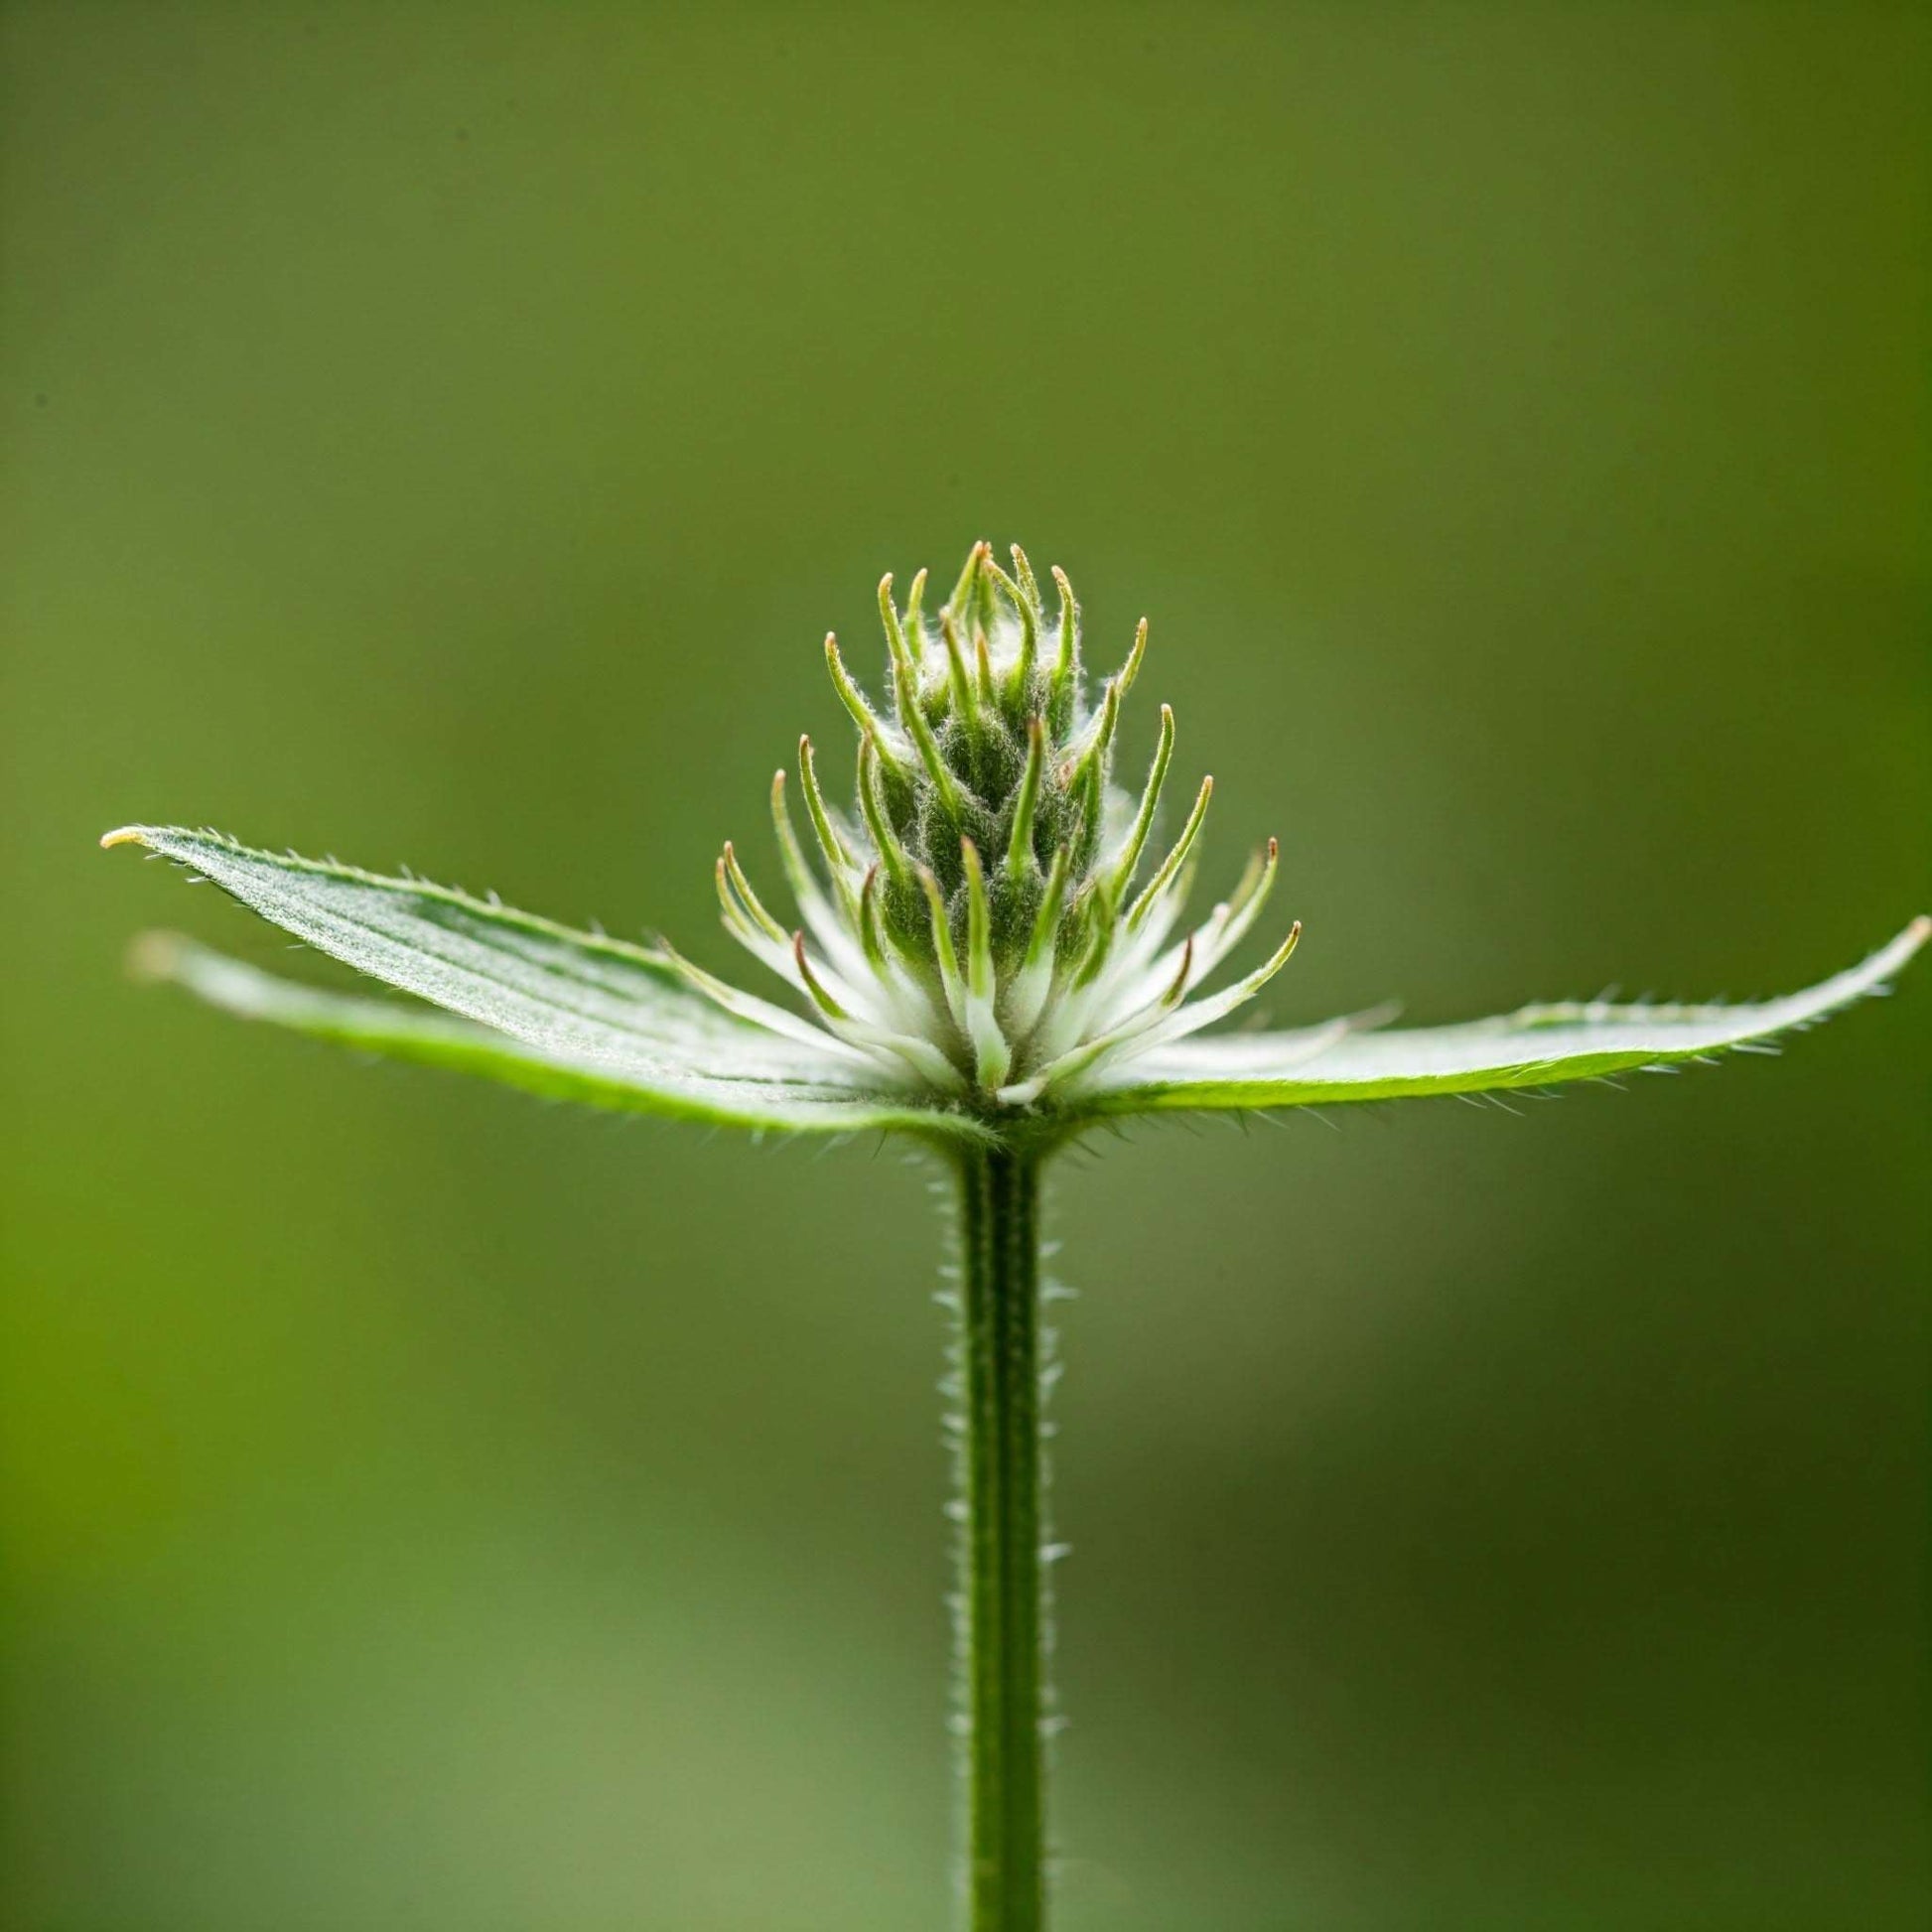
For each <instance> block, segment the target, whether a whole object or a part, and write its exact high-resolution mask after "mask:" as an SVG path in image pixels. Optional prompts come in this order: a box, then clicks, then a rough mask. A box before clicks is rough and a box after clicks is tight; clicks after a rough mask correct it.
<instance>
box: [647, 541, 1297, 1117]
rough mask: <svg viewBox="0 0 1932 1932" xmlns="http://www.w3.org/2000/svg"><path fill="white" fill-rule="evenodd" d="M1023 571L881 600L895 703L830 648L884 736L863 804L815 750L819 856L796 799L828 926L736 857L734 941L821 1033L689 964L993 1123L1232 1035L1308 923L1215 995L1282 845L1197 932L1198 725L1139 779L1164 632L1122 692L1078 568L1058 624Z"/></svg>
mask: <svg viewBox="0 0 1932 1932" xmlns="http://www.w3.org/2000/svg"><path fill="white" fill-rule="evenodd" d="M1012 555H1013V571H1012V574H1011V575H1009V574H1008V573H1007V572H1006V571H1005V570H1003V569H1002V568H1001V567H1000V565H999V564H998V563H997V562H996V561H995V560H994V557H993V551H992V546H991V545H990V544H986V543H979V544H976V545H975V546H974V547H973V550H972V552H971V554H970V555H969V556H968V557H967V559H966V567H965V569H964V570H963V571H962V572H961V573H960V577H959V581H958V583H957V584H956V585H955V586H954V587H953V590H952V594H951V595H950V596H949V597H948V598H947V599H946V601H945V603H944V604H943V605H941V606H940V607H939V609H938V610H937V612H936V613H930V614H929V613H928V612H927V610H926V608H925V606H926V577H925V572H924V571H921V572H920V573H919V574H918V575H917V576H916V577H915V578H914V579H913V580H912V583H911V587H910V590H909V593H908V595H907V597H906V601H905V605H904V608H903V609H901V608H900V607H899V606H898V604H897V601H896V599H895V596H894V591H893V580H892V578H891V577H888V578H887V579H886V580H885V581H884V582H883V583H882V584H881V585H880V587H879V610H880V616H881V619H882V621H883V622H884V626H885V633H886V646H887V652H888V656H889V660H890V670H889V683H890V689H891V693H892V699H891V704H890V706H889V707H888V708H886V709H884V710H882V709H879V708H876V707H875V706H874V705H873V704H872V703H871V702H870V701H869V700H868V698H867V697H866V695H865V694H864V692H862V691H861V690H860V688H859V686H858V685H857V684H856V683H855V682H854V681H853V678H852V676H851V674H850V673H849V672H848V670H847V669H846V666H845V663H844V660H843V658H842V657H841V656H840V653H839V647H838V642H837V639H836V638H834V637H831V636H828V637H827V638H826V640H825V661H826V665H827V667H828V669H829V670H830V672H831V677H832V682H833V685H834V686H835V687H836V689H837V691H838V694H839V697H840V698H841V700H842V701H843V702H844V704H845V707H846V709H847V710H848V711H849V712H850V713H851V714H852V719H853V723H854V724H855V726H856V727H857V729H858V738H859V749H858V768H857V778H856V784H855V794H856V795H855V804H854V809H853V810H852V811H851V812H841V811H839V810H837V809H835V807H834V806H833V805H832V804H831V803H830V802H829V801H828V800H827V798H826V795H825V792H824V789H823V786H822V784H821V782H820V774H819V769H818V764H817V760H816V759H815V757H814V754H813V748H812V744H811V741H810V740H809V739H801V740H800V742H799V748H798V783H799V790H800V791H801V792H802V793H803V805H804V815H805V818H806V819H807V821H808V822H809V825H810V828H811V833H812V839H813V843H814V844H815V846H816V849H817V853H818V857H819V860H820V863H821V866H822V877H821V875H820V873H819V872H818V871H815V870H814V869H813V867H812V865H811V864H810V862H809V861H808V859H807V857H806V848H805V846H804V845H803V843H802V842H801V840H800V838H799V835H798V831H797V828H796V825H795V824H794V822H793V818H792V813H791V810H790V807H789V803H788V800H787V796H786V792H787V782H786V774H785V773H784V772H783V771H780V772H779V773H778V774H777V776H776V777H775V778H774V779H773V781H772V786H771V810H772V817H773V820H774V822H775V825H776V829H777V836H778V846H779V851H780V853H781V854H782V856H783V860H784V865H785V870H786V873H787V875H788V877H789V882H790V885H791V890H792V895H793V897H794V898H795V899H796V901H797V904H798V910H799V913H800V916H801V917H802V920H803V924H802V926H800V927H797V928H791V927H788V926H787V925H785V924H783V923H781V922H780V921H779V920H778V919H776V918H774V917H773V916H772V914H771V912H770V911H769V910H768V909H767V908H766V905H765V902H764V901H763V900H762V899H761V898H760V897H759V894H758V893H757V891H756V890H755V889H754V888H753V885H752V883H751V881H750V879H749V878H748V877H747V876H746V872H745V869H744V866H743V864H742V863H741V861H740V858H739V856H738V853H737V851H736V849H735V848H734V847H733V846H732V845H730V844H727V845H726V847H725V849H724V852H723V854H722V856H721V857H720V858H719V861H718V868H717V873H718V896H719V899H720V901H721V902H722V904H723V906H724V916H725V924H726V926H727V927H728V928H729V930H730V931H731V932H732V934H733V935H734V936H735V937H736V938H737V939H739V940H740V941H741V942H742V943H743V944H744V945H745V947H746V948H747V949H748V950H749V951H750V952H752V953H753V954H754V955H755V956H756V957H757V958H758V959H759V960H760V961H761V962H763V963H764V964H765V965H767V966H769V967H770V968H771V969H772V971H774V972H775V973H777V974H778V976H779V977H780V978H782V979H784V980H785V981H786V982H788V983H789V984H790V986H791V987H792V988H793V989H794V991H795V992H796V993H797V994H798V995H800V996H802V1000H803V1003H804V1006H805V1010H806V1012H807V1013H809V1015H810V1016H811V1018H810V1021H809V1022H807V1021H805V1020H801V1019H800V1017H799V1016H798V1015H797V1014H796V1013H793V1012H791V1011H789V1010H787V1009H784V1008H779V1007H776V1006H773V1005H770V1004H768V1003H767V1002H765V1001H762V1000H759V999H756V998H754V997H753V996H751V995H748V994H745V993H742V992H740V991H738V990H737V989H736V988H733V987H730V986H727V985H725V984H724V983H722V982H721V981H719V980H717V979H714V978H713V977H712V976H711V975H710V974H708V973H705V972H703V971H701V970H700V969H699V968H698V967H696V966H693V965H691V964H690V963H689V962H688V961H684V960H682V959H680V960H679V965H680V968H681V969H682V970H683V971H684V973H685V974H686V976H687V977H688V978H689V979H690V981H691V982H692V984H693V985H695V986H697V987H698V988H700V989H701V990H702V991H703V992H704V993H706V994H707V995H708V996H709V997H711V998H712V999H714V1000H716V1001H717V1002H718V1003H719V1005H721V1006H723V1007H725V1008H726V1009H728V1010H729V1011H730V1012H732V1013H734V1014H737V1015H738V1016H739V1017H741V1018H744V1019H751V1020H756V1021H758V1022H759V1024H761V1025H763V1026H766V1027H768V1028H770V1029H771V1030H772V1031H773V1032H775V1033H781V1034H787V1035H793V1036H796V1035H798V1034H799V1033H800V1032H801V1031H802V1032H804V1033H806V1034H807V1035H810V1036H813V1037H815V1038H817V1039H818V1040H820V1041H821V1042H823V1041H824V1040H825V1038H826V1036H827V1035H830V1036H831V1037H832V1038H833V1039H835V1040H837V1041H838V1042H841V1043H842V1045H843V1046H844V1048H845V1049H846V1050H847V1051H848V1052H850V1053H851V1054H853V1055H855V1056H858V1057H859V1058H861V1059H862V1060H863V1061H865V1062H866V1063H867V1064H868V1065H869V1067H870V1068H871V1070H872V1071H873V1072H874V1073H875V1075H877V1076H881V1077H883V1078H885V1079H886V1080H888V1081H890V1082H892V1083H895V1084H899V1085H904V1086H907V1087H911V1088H915V1089H919V1088H922V1089H925V1090H927V1091H932V1092H936V1093H938V1094H944V1095H947V1096H953V1097H962V1098H970V1099H971V1100H972V1101H973V1102H974V1103H975V1104H978V1105H982V1106H988V1107H993V1108H1026V1107H1032V1106H1035V1105H1036V1104H1040V1103H1050V1102H1052V1101H1053V1100H1055V1099H1057V1098H1062V1097H1067V1096H1071V1095H1074V1094H1077V1093H1078V1092H1079V1090H1080V1087H1081V1083H1082V1082H1083V1081H1085V1080H1090V1079H1092V1078H1093V1077H1094V1076H1096V1075H1097V1074H1098V1073H1099V1072H1100V1071H1101V1070H1102V1069H1103V1068H1105V1067H1110V1066H1114V1065H1117V1064H1118V1063H1119V1062H1120V1061H1122V1060H1124V1059H1128V1058H1131V1057H1133V1056H1134V1055H1136V1054H1138V1053H1142V1052H1146V1051H1148V1050H1150V1049H1151V1048H1154V1047H1156V1046H1161V1045H1165V1044H1167V1043H1168V1042H1170V1041H1172V1040H1174V1039H1176V1038H1179V1037H1180V1036H1182V1035H1186V1034H1190V1033H1193V1032H1195V1031H1196V1030H1197V1029H1199V1028H1201V1027H1204V1026H1207V1025H1209V1024H1211V1023H1212V1022H1213V1021H1215V1020H1218V1019H1220V1018H1221V1017H1222V1016H1223V1015H1224V1014H1226V1013H1228V1012H1229V1011H1231V1010H1232V1009H1233V1008H1234V1007H1236V1006H1239V1005H1240V1004H1241V1003H1242V1002H1243V1001H1245V1000H1248V999H1250V998H1252V997H1253V995H1254V994H1255V993H1256V992H1257V991H1258V990H1259V989H1260V988H1261V987H1262V986H1263V985H1264V984H1265V983H1266V982H1267V981H1268V980H1269V979H1270V978H1272V977H1273V976H1274V974H1275V973H1276V972H1278V971H1279V970H1280V969H1281V967H1282V966H1283V965H1284V964H1285V963H1286V962H1287V959H1288V956H1289V954H1290V953H1291V952H1292V951H1293V950H1294V947H1295V941H1296V938H1297V936H1298V935H1299V933H1300V931H1301V927H1300V925H1299V924H1298V925H1295V926H1292V927H1290V928H1289V931H1288V934H1287V937H1286V938H1285V939H1284V940H1283V941H1282V943H1281V944H1280V945H1279V946H1278V947H1277V949H1276V950H1275V952H1274V953H1273V954H1272V955H1271V956H1270V958H1269V959H1268V960H1267V961H1266V962H1265V963H1264V964H1263V965H1261V966H1260V967H1259V968H1258V969H1257V970H1256V971H1255V972H1253V973H1251V974H1249V975H1248V976H1247V977H1246V978H1245V979H1243V980H1240V981H1238V982H1237V983H1235V984H1234V985H1232V986H1229V987H1227V988H1225V989H1224V990H1223V991H1221V992H1219V993H1216V994H1214V995H1212V996H1210V997H1207V998H1204V999H1197V998H1190V997H1189V996H1190V995H1193V994H1194V993H1195V992H1196V991H1197V989H1198V988H1199V987H1200V986H1201V984H1202V982H1203V981H1204V980H1205V979H1206V978H1207V976H1208V975H1209V974H1210V973H1212V972H1213V971H1214V969H1215V968H1216V967H1217V966H1218V965H1219V964H1220V963H1221V961H1222V959H1223V958H1225V957H1226V955H1227V954H1228V953H1229V952H1230V951H1232V949H1233V948H1234V947H1235V946H1236V945H1237V944H1238V943H1239V942H1240V941H1241V939H1242V937H1243V936H1244V935H1245V934H1246V933H1247V931H1248V929H1249V927H1250V926H1251V925H1252V924H1253V923H1254V921H1255V919H1256V917H1257V915H1258V914H1259V913H1260V911H1261V909H1262V906H1263V905H1264V903H1265V902H1266V900H1267V898H1268V896H1269V892H1270V889H1271V888H1272V887H1273V885H1274V881H1275V870H1276V847H1275V842H1274V841H1273V840H1272V839H1271V840H1270V841H1269V842H1268V845H1267V847H1266V849H1265V851H1263V852H1261V853H1258V854H1257V855H1256V856H1255V857H1254V859H1253V861H1252V862H1251V863H1250V865H1249V867H1248V869H1247V872H1246V874H1245V875H1244V876H1243V878H1242V880H1241V883H1240V885H1239V886H1238V887H1237V888H1236V890H1235V892H1234V894H1233V895H1232V897H1229V898H1227V899H1225V900H1223V901H1222V902H1221V903H1219V904H1217V905H1216V906H1215V907H1214V908H1213V910H1212V912H1211V913H1210V914H1209V915H1208V916H1207V918H1206V919H1205V920H1203V921H1202V922H1201V923H1199V924H1198V925H1196V926H1194V927H1193V928H1192V929H1191V930H1189V931H1184V932H1183V931H1181V929H1180V914H1181V911H1182V909H1183V906H1184V904H1185V901H1186V897H1187V892H1188V887H1189V885H1190V883H1191V881H1192V877H1193V871H1194V857H1195V846H1196V840H1197V839H1198V837H1199V833H1200V829H1201V823H1202V821H1203V819H1204V818H1205V817H1206V814H1207V805H1208V800H1209V798H1210V796H1211V795H1212V792H1213V787H1214V781H1213V779H1212V778H1204V779H1203V780H1202V781H1201V785H1200V789H1199V791H1198V793H1197V794H1196V796H1195V798H1194V801H1193V805H1192V808H1191V809H1190V810H1189V812H1188V814H1187V817H1186V820H1185V822H1184V823H1183V824H1182V825H1181V827H1180V830H1179V833H1178V835H1177V836H1176V837H1175V838H1174V839H1173V843H1172V844H1171V845H1168V846H1166V847H1165V848H1156V847H1155V846H1154V845H1153V844H1152V834H1153V832H1154V828H1155V819H1156V814H1157V812H1158V810H1159V807H1160V803H1161V795H1162V790H1163V787H1164V785H1165V783H1166V780H1167V776H1168V769H1169V764H1170V760H1171V759H1172V756H1173V738H1174V726H1173V712H1172V711H1170V710H1169V709H1168V707H1167V706H1166V705H1163V706H1162V707H1161V734H1160V740H1159V743H1158V745H1157V747H1156V749H1155V753H1154V761H1153V765H1152V768H1151V769H1150V770H1149V772H1148V774H1147V779H1146V782H1145V784H1144V785H1143V786H1142V787H1141V788H1140V791H1139V795H1138V797H1136V796H1135V795H1134V794H1133V793H1130V792H1128V791H1125V790H1123V789H1122V788H1120V787H1119V786H1117V785H1116V784H1115V782H1114V778H1113V769H1114V746H1115V738H1116V734H1117V731H1118V728H1119V724H1120V715H1121V708H1122V705H1123V704H1124V702H1125V701H1126V699H1127V697H1128V695H1129V693H1130V692H1131V691H1132V690H1133V688H1134V685H1135V682H1136V679H1137V678H1138V676H1139V674H1140V670H1141V661H1142V658H1143V656H1144V655H1145V653H1146V649H1147V623H1146V621H1145V620H1143V621H1142V622H1141V625H1140V628H1139V630H1138V631H1137V632H1136V634H1135V637H1134V641H1133V645H1132V647H1131V649H1130V650H1129V651H1128V653H1127V656H1126V660H1125V662H1124V663H1122V665H1121V667H1120V668H1119V670H1117V671H1116V672H1115V673H1114V674H1113V675H1112V676H1110V677H1108V678H1106V679H1105V680H1104V681H1103V682H1102V683H1101V685H1100V687H1099V689H1098V690H1097V691H1093V690H1090V689H1089V687H1088V683H1087V679H1086V674H1085V667H1084V665H1083V663H1082V658H1081V638H1080V607H1079V605H1078V603H1077V601H1076V600H1075V598H1074V596H1073V590H1072V587H1071V586H1070V585H1069V584H1068V582H1067V580H1066V577H1065V575H1064V574H1063V573H1062V572H1061V571H1059V570H1054V571H1053V572H1052V578H1053V585H1054V590H1055V596H1054V599H1053V608H1052V610H1051V612H1050V614H1049V612H1048V610H1047V607H1046V603H1045V600H1044V599H1043V598H1042V597H1041V594H1040V589H1039V585H1038V584H1037V582H1036V581H1035V576H1034V572H1033V568H1032V566H1031V565H1030V564H1029V562H1028V560H1027V556H1026V553H1025V552H1024V551H1022V550H1021V549H1020V547H1019V546H1018V545H1017V544H1016V545H1015V546H1014V549H1013V553H1012Z"/></svg>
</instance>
